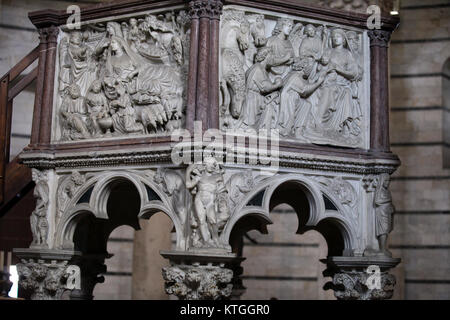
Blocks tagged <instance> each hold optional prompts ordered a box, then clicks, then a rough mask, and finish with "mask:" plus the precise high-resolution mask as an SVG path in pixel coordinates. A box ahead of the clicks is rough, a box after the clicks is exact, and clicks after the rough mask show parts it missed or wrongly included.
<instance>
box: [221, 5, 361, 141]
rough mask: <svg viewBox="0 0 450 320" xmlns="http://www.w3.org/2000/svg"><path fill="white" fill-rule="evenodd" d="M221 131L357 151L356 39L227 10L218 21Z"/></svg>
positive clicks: (318, 26)
mask: <svg viewBox="0 0 450 320" xmlns="http://www.w3.org/2000/svg"><path fill="white" fill-rule="evenodd" d="M220 32H221V35H220V48H221V52H220V58H221V76H220V89H221V101H220V103H221V108H220V113H221V114H220V118H221V128H222V129H242V130H247V129H254V130H259V129H278V130H279V133H280V136H281V138H285V139H293V140H298V141H300V142H303V143H317V144H330V145H339V146H347V147H361V148H363V147H364V146H365V143H364V141H365V139H366V133H365V132H364V131H365V128H366V123H367V114H368V112H367V111H365V109H364V106H367V104H368V101H367V95H366V94H365V88H367V85H365V81H364V76H365V73H366V72H368V71H366V70H364V52H363V51H364V50H363V35H362V34H361V33H360V32H356V31H353V30H347V29H344V28H341V27H336V26H330V25H327V24H324V23H312V22H307V21H303V20H301V19H298V20H297V19H291V18H286V17H273V16H270V17H269V16H265V15H264V14H261V13H255V12H246V11H243V10H238V9H234V8H228V9H225V10H224V13H223V15H222V18H221V30H220Z"/></svg>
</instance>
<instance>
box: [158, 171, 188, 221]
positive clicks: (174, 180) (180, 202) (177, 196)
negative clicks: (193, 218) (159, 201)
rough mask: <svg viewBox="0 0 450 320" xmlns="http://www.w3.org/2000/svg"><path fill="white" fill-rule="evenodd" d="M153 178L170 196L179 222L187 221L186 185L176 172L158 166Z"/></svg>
mask: <svg viewBox="0 0 450 320" xmlns="http://www.w3.org/2000/svg"><path fill="white" fill-rule="evenodd" d="M153 180H154V181H155V182H156V183H157V184H160V185H161V186H162V189H163V191H164V192H165V193H166V194H167V195H168V196H169V197H172V206H173V208H174V210H175V211H176V213H177V215H178V216H179V218H180V221H181V224H182V225H183V226H185V225H186V222H187V204H186V185H185V183H184V180H183V178H182V177H181V176H180V175H179V174H178V173H176V172H174V171H171V170H165V169H163V168H158V171H157V172H156V174H155V176H154V177H153Z"/></svg>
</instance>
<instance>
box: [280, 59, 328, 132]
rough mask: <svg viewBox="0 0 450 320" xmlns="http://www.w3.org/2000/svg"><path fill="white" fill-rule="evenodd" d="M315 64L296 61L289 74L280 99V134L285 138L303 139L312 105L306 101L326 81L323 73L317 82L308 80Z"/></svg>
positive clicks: (307, 61)
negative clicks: (295, 137) (294, 136)
mask: <svg viewBox="0 0 450 320" xmlns="http://www.w3.org/2000/svg"><path fill="white" fill-rule="evenodd" d="M313 66H314V62H312V61H310V60H309V59H307V58H303V59H296V62H295V63H294V64H293V66H292V69H293V71H292V72H291V73H289V75H288V77H287V79H286V80H285V83H284V85H283V88H282V90H281V97H280V116H279V120H278V121H279V122H278V124H279V127H280V134H281V135H283V136H293V135H294V134H295V135H296V136H297V137H301V136H302V133H303V130H304V128H305V126H306V121H307V119H308V117H309V116H310V111H311V107H312V106H311V103H310V102H309V101H307V100H306V98H308V97H309V96H310V95H311V94H312V93H313V92H314V91H315V90H316V89H317V88H318V87H319V86H320V85H321V84H322V83H323V81H324V80H325V76H326V74H325V73H322V74H321V75H320V76H319V78H318V79H317V80H316V82H313V83H310V82H309V81H308V78H309V76H310V74H311V71H312V69H313Z"/></svg>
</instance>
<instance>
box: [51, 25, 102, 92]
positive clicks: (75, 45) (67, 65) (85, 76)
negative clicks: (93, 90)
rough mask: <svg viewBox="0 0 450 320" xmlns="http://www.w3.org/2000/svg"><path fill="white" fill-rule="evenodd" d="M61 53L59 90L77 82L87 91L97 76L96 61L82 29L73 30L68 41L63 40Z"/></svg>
mask: <svg viewBox="0 0 450 320" xmlns="http://www.w3.org/2000/svg"><path fill="white" fill-rule="evenodd" d="M60 55H61V56H60V63H61V66H60V68H61V71H60V88H59V90H60V91H63V90H65V88H67V87H68V86H69V85H70V84H77V85H78V86H79V87H80V89H81V90H82V91H83V92H84V91H86V90H87V88H88V87H89V85H90V84H91V82H92V81H93V80H94V79H95V76H96V74H95V63H93V61H92V52H91V50H90V49H89V47H88V46H87V45H86V44H85V43H84V39H83V34H82V33H81V32H80V31H72V32H71V33H70V35H69V40H68V42H67V41H63V42H62V50H61V51H60Z"/></svg>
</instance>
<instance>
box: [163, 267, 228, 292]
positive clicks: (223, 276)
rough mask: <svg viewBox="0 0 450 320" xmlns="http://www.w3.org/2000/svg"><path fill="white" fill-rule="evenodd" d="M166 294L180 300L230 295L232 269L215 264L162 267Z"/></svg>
mask: <svg viewBox="0 0 450 320" xmlns="http://www.w3.org/2000/svg"><path fill="white" fill-rule="evenodd" d="M162 272H163V278H164V281H165V288H166V293H167V294H173V295H176V296H177V297H178V298H179V299H180V300H219V299H223V298H227V297H229V296H230V295H231V290H232V284H231V280H232V278H233V271H231V270H230V269H227V268H222V267H217V266H188V265H181V266H172V267H164V268H163V271H162Z"/></svg>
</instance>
